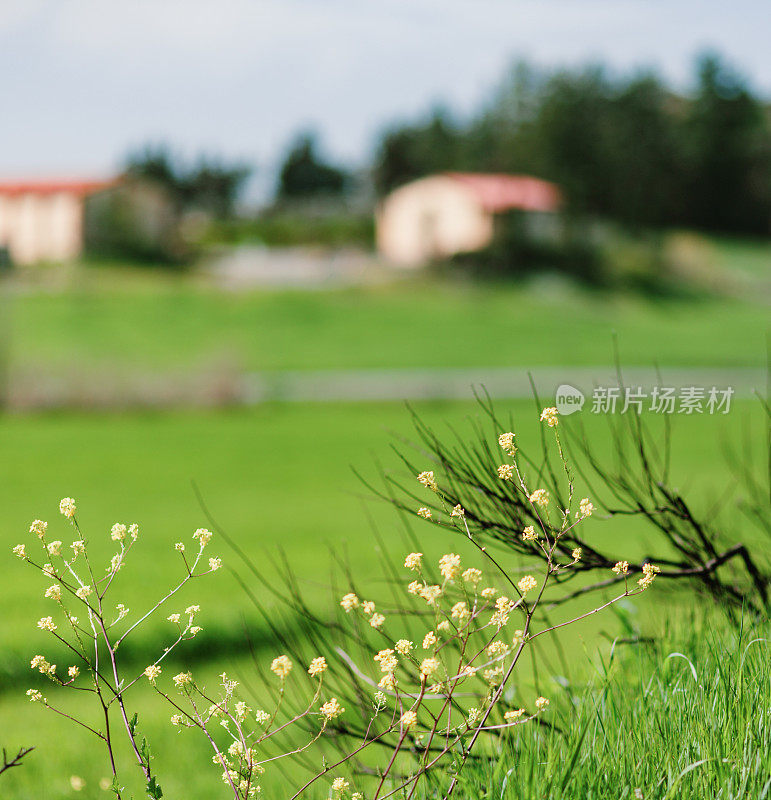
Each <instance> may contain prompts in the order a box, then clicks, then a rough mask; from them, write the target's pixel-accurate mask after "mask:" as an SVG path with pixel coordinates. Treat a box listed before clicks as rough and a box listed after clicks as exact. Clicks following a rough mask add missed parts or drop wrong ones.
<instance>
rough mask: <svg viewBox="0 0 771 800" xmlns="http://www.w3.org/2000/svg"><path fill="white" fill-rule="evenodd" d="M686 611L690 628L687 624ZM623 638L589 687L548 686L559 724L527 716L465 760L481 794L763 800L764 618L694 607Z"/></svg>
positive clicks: (769, 760)
mask: <svg viewBox="0 0 771 800" xmlns="http://www.w3.org/2000/svg"><path fill="white" fill-rule="evenodd" d="M686 620H687V622H688V623H690V628H686V625H685V624H683V623H684V622H685V621H686ZM671 628H673V630H664V631H663V632H661V631H660V632H659V638H658V639H657V641H656V642H655V643H653V644H651V645H638V646H635V647H633V648H629V647H625V648H623V649H622V648H621V647H620V646H619V647H618V648H617V649H616V651H615V653H614V657H613V658H608V657H606V658H605V660H604V663H603V664H602V665H601V666H600V667H598V669H597V672H596V676H595V678H594V680H593V681H591V682H590V683H589V684H588V686H586V687H585V688H584V687H582V686H580V685H578V686H577V685H567V686H560V685H557V684H556V683H553V684H552V685H551V686H548V687H542V688H543V691H545V692H546V693H548V694H549V696H550V697H552V704H551V707H550V714H551V720H552V721H553V722H554V723H555V724H556V725H557V726H558V727H559V728H560V733H557V732H556V731H548V730H545V729H537V728H534V727H532V726H526V727H523V728H522V730H521V731H519V730H516V732H515V733H514V734H513V735H512V736H511V737H510V739H509V740H508V741H507V742H506V743H505V744H504V745H503V746H502V747H500V749H499V750H498V751H497V752H495V753H493V754H491V759H490V760H489V761H483V762H481V763H477V764H472V765H471V767H470V768H469V769H468V770H467V771H466V772H465V774H464V776H463V782H462V784H461V788H462V791H461V793H460V794H461V796H462V797H465V798H472V797H473V798H475V799H476V800H493V798H494V799H495V800H509V799H511V800H514V798H516V800H605V798H633V797H634V796H635V795H634V790H635V789H639V790H641V792H642V794H641V796H642V797H644V798H645V800H674V799H675V798H677V799H678V800H705V798H718V797H719V798H721V800H760V799H761V798H767V797H768V796H769V792H771V748H769V742H771V714H769V701H770V700H771V647H770V646H769V642H770V641H771V640H770V639H769V633H771V631H769V628H768V625H767V624H766V625H763V626H759V627H747V628H746V629H745V630H743V631H741V632H735V631H731V630H728V629H727V627H726V626H725V623H724V622H723V621H722V620H721V619H719V618H714V617H713V618H711V619H708V620H705V619H700V615H698V614H694V615H693V617H692V618H691V619H688V617H687V616H686V618H685V620H683V621H681V623H680V624H675V625H671Z"/></svg>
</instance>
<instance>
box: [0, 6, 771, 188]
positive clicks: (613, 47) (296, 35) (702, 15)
mask: <svg viewBox="0 0 771 800" xmlns="http://www.w3.org/2000/svg"><path fill="white" fill-rule="evenodd" d="M770 28H771V5H769V3H768V0H732V2H730V3H728V2H725V0H0V69H1V70H2V72H1V73H0V74H2V75H3V76H4V79H3V81H2V83H1V84H0V114H2V117H1V119H2V137H1V139H0V141H2V144H3V146H2V148H0V174H2V175H3V176H5V177H7V176H22V175H24V176H28V175H54V174H55V175H80V174H89V175H96V174H102V173H105V172H109V171H110V170H112V169H114V168H115V166H116V165H117V164H118V163H119V162H120V159H121V157H122V156H123V155H124V154H125V152H126V151H127V149H129V148H132V147H135V146H137V145H139V144H141V143H143V142H146V141H148V140H154V141H170V142H173V143H174V144H175V145H177V146H178V147H179V148H180V149H181V150H182V151H183V152H186V153H188V154H194V153H196V152H198V151H201V150H207V151H211V152H219V153H224V154H226V155H228V156H233V157H240V158H244V159H246V160H248V161H250V162H253V163H256V164H257V165H258V166H259V167H260V168H261V171H262V174H263V175H268V174H270V173H271V170H272V167H273V165H274V164H275V161H276V157H277V153H278V152H279V151H280V150H281V149H282V148H283V147H284V145H285V144H286V141H287V139H288V138H289V137H290V136H291V135H292V133H293V132H295V131H296V130H297V129H298V128H300V127H304V126H315V127H317V128H318V129H319V130H320V131H321V132H322V133H323V140H324V143H325V145H326V148H327V151H328V152H329V153H330V154H331V155H333V156H335V157H339V158H346V159H353V160H356V159H359V160H361V159H363V158H364V157H366V155H367V154H368V153H369V152H370V150H371V147H372V142H373V138H374V135H375V133H376V132H377V131H378V130H380V129H381V128H382V126H383V125H384V124H386V123H388V122H389V121H392V120H393V119H395V118H406V117H409V116H410V115H414V114H416V113H418V112H420V111H423V110H424V109H425V108H427V107H428V106H429V105H430V104H432V103H436V102H438V101H444V102H446V103H447V104H449V105H450V106H451V107H454V108H456V109H459V110H460V111H468V110H470V109H472V108H474V106H475V105H476V104H478V103H479V102H480V101H481V100H482V99H483V98H484V96H485V93H486V92H488V91H489V89H490V87H491V85H493V84H494V83H495V82H496V80H497V79H498V78H499V77H500V75H501V73H502V72H503V70H504V68H505V66H506V65H507V64H508V63H509V62H511V61H512V59H514V58H519V57H524V58H528V59H531V60H532V61H534V62H536V63H538V64H541V65H557V64H575V63H582V62H585V61H587V60H602V61H605V62H606V63H608V64H610V65H611V66H613V67H616V68H618V69H631V68H634V67H635V66H639V65H645V66H653V67H655V68H656V69H658V70H659V71H660V72H661V73H662V74H664V75H666V76H668V77H669V78H671V80H673V81H675V82H676V83H677V84H679V85H681V86H686V85H687V81H688V79H689V74H690V70H691V65H692V62H693V57H694V54H695V53H697V52H698V51H699V50H701V49H704V48H707V47H711V48H716V49H719V50H720V51H721V52H723V53H724V54H726V55H727V56H728V57H729V58H730V59H731V60H732V62H733V63H734V64H735V65H736V66H737V67H738V68H739V69H740V70H741V71H742V72H743V73H744V74H745V75H747V76H748V77H750V79H751V80H752V82H753V84H754V85H755V87H756V88H758V89H759V90H760V91H762V92H764V93H765V94H766V95H768V96H771V48H769V46H768V41H769V38H768V37H769V29H770Z"/></svg>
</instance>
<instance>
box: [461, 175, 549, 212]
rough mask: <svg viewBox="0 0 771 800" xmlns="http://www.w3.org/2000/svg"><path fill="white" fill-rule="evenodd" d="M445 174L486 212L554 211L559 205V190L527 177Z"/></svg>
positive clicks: (546, 183)
mask: <svg viewBox="0 0 771 800" xmlns="http://www.w3.org/2000/svg"><path fill="white" fill-rule="evenodd" d="M446 174H447V177H449V178H452V179H453V180H456V181H459V182H460V183H462V184H463V185H464V186H465V187H466V188H467V189H468V190H469V191H470V192H471V193H472V194H473V195H474V196H475V197H476V199H477V201H478V202H479V204H480V205H481V206H482V207H483V208H484V209H485V210H486V211H490V212H493V213H496V212H500V211H507V210H509V209H513V208H518V209H522V210H523V211H556V210H557V209H558V208H559V207H560V205H561V203H562V194H561V192H560V190H559V187H557V186H556V185H555V184H553V183H549V182H548V181H542V180H541V179H540V178H533V177H531V176H530V175H503V174H494V173H491V174H488V173H482V172H448V173H446Z"/></svg>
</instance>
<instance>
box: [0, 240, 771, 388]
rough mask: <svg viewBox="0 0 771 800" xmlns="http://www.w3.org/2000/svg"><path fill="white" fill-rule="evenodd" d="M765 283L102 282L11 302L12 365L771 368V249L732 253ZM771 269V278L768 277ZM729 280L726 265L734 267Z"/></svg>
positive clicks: (50, 368)
mask: <svg viewBox="0 0 771 800" xmlns="http://www.w3.org/2000/svg"><path fill="white" fill-rule="evenodd" d="M718 252H719V254H720V255H721V258H723V259H724V261H725V262H726V264H735V265H736V271H737V273H738V272H741V274H742V275H747V274H753V275H757V277H758V278H760V277H763V278H764V279H765V281H766V282H765V284H764V285H765V286H766V290H765V293H763V292H758V291H757V290H755V291H753V292H751V293H750V294H749V296H748V297H746V298H745V299H740V298H738V297H737V298H733V299H731V298H728V297H714V296H713V297H711V298H707V297H705V298H700V299H694V298H689V299H685V298H680V299H677V298H668V299H659V300H653V299H650V298H645V297H640V296H635V295H624V294H610V293H597V292H590V291H588V290H586V289H581V288H579V287H577V286H575V285H572V284H567V283H563V282H560V283H557V284H554V283H549V282H548V281H547V282H538V281H536V282H535V283H534V284H532V285H530V286H521V285H515V284H483V285H476V284H472V283H464V282H457V281H456V282H453V281H438V280H433V281H431V280H427V279H425V278H409V279H402V280H400V281H397V282H395V283H392V284H388V285H382V286H370V287H358V288H350V289H341V290H335V291H326V292H319V291H248V292H241V293H234V292H225V291H212V290H211V289H210V288H207V287H205V286H204V285H202V284H201V283H200V281H199V280H198V279H196V278H191V277H188V276H181V275H174V274H171V275H165V274H161V275H158V274H155V273H153V272H152V271H147V270H145V271H139V272H136V271H133V272H132V271H125V270H123V271H121V270H115V269H109V268H93V269H90V270H84V271H80V272H76V273H75V274H74V275H71V276H69V277H68V278H67V279H62V281H60V282H59V283H57V284H55V285H52V286H50V287H49V288H47V289H46V290H45V291H42V290H34V291H21V290H20V291H13V292H8V293H6V297H5V302H4V306H3V307H2V312H3V313H2V316H3V328H2V329H0V331H2V330H4V333H5V335H6V336H7V337H8V347H7V359H8V361H9V363H10V366H11V367H12V368H14V369H18V370H23V371H25V372H26V373H27V374H29V373H30V372H34V371H35V370H42V371H43V372H44V373H49V372H50V373H53V374H62V373H67V374H73V375H75V376H79V375H82V376H83V377H84V379H85V378H86V377H87V376H88V375H91V374H93V372H94V370H95V369H99V370H100V371H101V373H102V374H103V375H104V378H105V379H110V378H113V379H114V378H117V377H119V376H120V375H122V374H126V373H128V374H131V373H137V372H139V373H143V372H147V371H151V372H152V371H159V370H164V371H169V372H170V374H172V375H174V374H180V373H185V372H186V371H189V370H191V369H202V368H208V369H217V368H219V369H221V370H234V371H241V370H267V371H272V370H290V369H301V370H305V369H356V368H391V367H424V368H425V367H481V366H522V367H530V366H543V365H555V364H556V365H569V366H581V365H603V364H608V363H611V362H612V360H613V340H614V337H617V339H618V346H619V352H620V355H621V358H622V360H623V362H624V363H625V364H626V365H645V366H649V365H652V364H653V363H658V364H661V365H663V366H715V367H717V366H762V365H763V364H764V363H765V341H766V335H767V333H768V328H769V314H768V303H769V294H768V280H769V278H771V248H767V247H760V246H755V245H745V246H743V247H742V246H739V245H737V244H733V243H732V244H730V245H725V246H723V247H722V248H721V249H720V250H719V251H718ZM764 264H765V272H764V269H763V265H764ZM724 270H727V266H724Z"/></svg>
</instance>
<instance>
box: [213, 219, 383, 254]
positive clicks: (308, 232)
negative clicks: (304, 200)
mask: <svg viewBox="0 0 771 800" xmlns="http://www.w3.org/2000/svg"><path fill="white" fill-rule="evenodd" d="M374 238H375V236H374V222H373V220H372V216H371V215H370V214H367V215H364V216H362V215H357V214H353V213H351V214H339V213H332V214H316V215H312V214H299V213H296V212H292V211H289V210H278V209H274V210H272V211H265V212H263V213H261V214H260V215H259V216H258V217H256V218H255V219H239V220H225V221H222V222H219V223H215V224H214V225H212V226H211V228H210V230H209V232H208V234H207V240H208V241H209V242H211V243H212V244H244V243H248V242H256V243H259V244H264V245H266V246H268V247H307V246H315V247H332V248H342V247H362V248H366V249H371V248H372V243H373V241H374Z"/></svg>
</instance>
